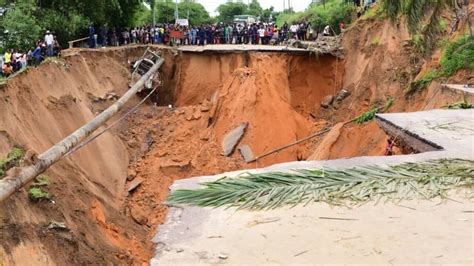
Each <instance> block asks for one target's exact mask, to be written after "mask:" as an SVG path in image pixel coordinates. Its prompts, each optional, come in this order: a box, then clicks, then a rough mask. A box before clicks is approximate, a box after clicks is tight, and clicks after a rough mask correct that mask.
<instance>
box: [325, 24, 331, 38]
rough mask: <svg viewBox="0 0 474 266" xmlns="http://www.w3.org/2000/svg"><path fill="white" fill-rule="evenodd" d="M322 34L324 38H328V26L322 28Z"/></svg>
mask: <svg viewBox="0 0 474 266" xmlns="http://www.w3.org/2000/svg"><path fill="white" fill-rule="evenodd" d="M323 34H324V36H329V35H331V34H330V32H329V25H327V26H326V27H324V31H323Z"/></svg>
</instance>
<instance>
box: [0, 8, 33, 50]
mask: <svg viewBox="0 0 474 266" xmlns="http://www.w3.org/2000/svg"><path fill="white" fill-rule="evenodd" d="M36 11H37V7H36V3H35V0H20V1H17V2H16V5H15V8H14V9H13V10H10V11H8V12H7V14H6V15H5V18H4V21H3V25H2V26H3V27H4V29H5V31H7V33H6V36H5V44H4V45H5V48H14V49H17V48H19V49H24V50H26V49H30V48H31V46H32V45H34V43H35V41H36V40H38V39H39V38H41V35H42V34H41V27H40V25H39V21H38V20H37V19H36V17H35V12H36Z"/></svg>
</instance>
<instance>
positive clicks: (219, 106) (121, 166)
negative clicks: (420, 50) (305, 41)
mask: <svg viewBox="0 0 474 266" xmlns="http://www.w3.org/2000/svg"><path fill="white" fill-rule="evenodd" d="M376 37H377V38H379V39H380V42H379V43H378V44H377V45H375V44H374V43H373V42H372V40H373V39H374V38H376ZM408 38H409V36H408V33H407V32H406V30H404V28H403V27H397V26H396V25H393V24H391V23H389V22H383V21H379V20H373V21H365V22H360V21H359V22H357V23H356V24H354V25H353V26H352V27H351V29H350V30H348V31H347V32H346V33H345V35H344V37H343V45H344V50H345V59H344V60H339V59H336V58H335V57H332V56H318V57H316V56H310V55H291V54H277V53H233V54H195V53H177V54H176V53H175V52H173V51H171V50H169V49H164V50H163V55H164V57H165V60H166V62H165V64H164V65H163V67H162V69H161V71H160V73H161V74H160V75H161V79H162V81H163V84H162V86H160V87H159V88H158V94H157V95H158V96H157V97H154V101H153V102H151V101H149V102H147V103H146V104H145V105H143V106H142V107H141V108H140V109H139V110H138V111H136V112H134V113H132V114H131V115H130V116H129V117H127V119H125V120H124V121H122V122H120V123H119V124H118V126H117V127H115V128H114V129H113V130H112V131H110V132H109V133H106V134H105V135H103V136H102V137H100V138H99V139H97V140H96V141H94V142H92V143H91V144H89V145H88V146H87V147H85V148H84V149H82V150H80V151H78V152H77V153H75V154H73V155H72V156H71V157H69V158H66V159H63V160H61V161H60V162H59V163H58V164H56V165H55V166H53V167H52V168H50V169H49V170H48V172H47V174H48V175H49V176H51V180H52V181H51V183H50V184H49V185H48V186H46V187H45V190H47V192H49V193H51V194H52V195H53V197H52V200H50V201H45V202H39V203H33V202H31V201H29V200H28V195H27V194H28V193H27V189H28V187H26V188H24V189H21V190H20V191H19V192H18V193H16V194H15V195H14V196H13V197H12V198H11V199H9V200H8V201H7V202H5V203H2V204H1V206H0V207H1V210H2V211H1V212H0V241H1V243H2V244H1V245H0V262H4V263H5V264H7V265H15V264H16V265H22V264H28V263H32V262H35V263H36V264H44V265H49V264H51V265H53V264H64V263H67V264H141V263H146V262H148V260H149V259H150V258H151V256H152V252H153V247H152V245H151V242H150V239H151V237H152V236H153V235H154V234H155V232H156V228H157V227H158V228H159V224H160V223H162V222H163V220H164V217H165V215H166V207H165V206H164V205H163V201H164V200H165V199H166V197H167V195H168V187H169V186H170V185H171V183H172V182H173V181H174V180H176V179H181V178H187V177H190V176H196V175H211V174H217V173H220V172H227V171H232V170H238V169H249V168H254V167H264V166H268V165H271V164H274V163H280V162H286V161H296V160H307V159H336V158H345V157H354V156H360V155H381V154H383V153H384V151H385V145H386V138H387V137H386V135H385V134H384V132H383V131H382V130H381V129H379V128H378V127H377V125H376V124H375V122H369V123H366V124H364V125H356V124H349V125H346V126H344V127H341V128H339V129H338V130H334V131H332V132H330V133H328V134H326V135H323V136H321V137H318V138H314V139H312V140H310V141H307V142H304V143H302V144H299V145H295V146H293V147H291V148H289V149H286V150H283V151H281V152H278V153H275V154H273V155H271V156H268V157H266V158H264V159H262V160H258V161H257V162H256V163H252V164H246V163H245V161H244V158H242V156H241V155H240V154H239V152H234V153H233V154H232V155H231V156H230V157H225V156H223V150H222V141H223V139H224V136H225V135H226V134H227V133H228V132H229V131H231V130H232V129H234V128H235V127H236V126H238V125H240V124H241V123H248V124H249V126H248V128H247V130H246V132H245V134H244V136H243V138H242V140H241V141H240V145H248V146H249V147H250V148H251V150H252V152H253V154H254V155H256V156H258V155H261V154H263V153H265V152H268V151H270V150H273V149H275V148H278V147H281V146H284V145H287V144H289V143H292V142H295V141H297V140H300V139H302V138H304V137H306V136H308V135H310V134H313V133H316V132H318V131H320V130H323V129H325V128H328V127H332V126H334V125H336V124H338V123H343V122H346V121H348V120H350V119H352V118H354V117H355V116H357V115H359V114H361V113H363V112H365V111H367V110H369V109H370V108H372V106H373V105H376V104H380V103H383V102H385V101H386V99H387V98H388V97H392V98H394V99H395V102H394V105H393V107H392V108H391V109H390V110H388V111H389V112H402V111H415V110H423V109H432V108H439V107H441V106H443V105H445V104H446V103H452V102H455V101H459V95H455V94H449V93H446V92H442V91H441V90H439V86H437V85H439V84H436V83H433V84H432V85H431V86H430V87H429V88H428V89H427V90H425V91H422V92H419V93H416V94H414V95H411V96H410V97H406V96H405V94H404V90H405V89H406V86H407V84H408V82H409V81H411V80H412V79H413V78H414V77H415V76H416V75H417V74H418V73H419V71H421V69H422V68H423V66H425V65H426V64H428V63H429V61H430V60H428V59H426V58H418V57H417V58H414V57H413V56H412V50H410V48H409V47H406V46H405V45H404V43H405V42H406V40H407V39H408ZM144 49H145V47H141V46H131V47H125V48H112V49H106V50H100V51H99V50H98V51H85V50H67V51H66V52H65V57H64V58H63V59H61V60H57V61H50V62H47V63H45V64H43V65H41V66H40V67H39V68H36V69H30V70H28V71H27V72H25V73H22V74H20V75H19V76H18V77H16V78H14V79H13V80H11V81H9V82H8V83H7V85H3V86H2V87H1V88H0V101H1V102H2V104H1V105H0V117H1V119H0V156H1V157H3V156H5V155H6V154H7V153H8V151H9V150H10V149H11V148H12V147H13V146H14V145H17V146H21V147H23V148H24V149H25V150H30V151H34V152H35V153H41V152H43V151H44V150H46V149H47V148H48V147H50V146H51V145H52V144H54V143H56V142H57V141H59V140H61V139H62V138H63V137H64V136H67V135H68V134H70V133H71V132H73V131H74V130H75V129H76V128H78V127H79V126H81V125H82V124H84V123H85V122H87V121H88V120H90V119H91V118H93V117H94V115H96V114H97V113H98V112H100V111H101V110H103V109H104V108H106V107H107V106H109V105H110V104H111V103H112V101H113V100H101V101H97V98H104V97H103V96H104V95H107V94H108V93H113V94H116V95H122V94H123V93H124V92H125V91H126V90H127V89H128V87H127V85H128V84H129V81H130V69H129V67H128V66H129V63H130V62H132V61H134V60H136V59H137V58H138V57H139V56H140V55H141V54H143V51H144ZM470 76H472V73H471V72H465V71H461V72H460V73H458V74H456V76H454V77H452V78H451V81H453V82H456V81H462V80H464V79H465V78H466V77H470ZM342 89H346V90H347V91H349V92H350V95H349V96H348V97H347V98H346V99H343V100H341V101H338V102H336V103H333V104H332V105H331V106H329V107H328V108H322V107H321V101H322V100H323V99H324V98H325V97H326V96H329V95H332V96H336V95H337V94H338V92H339V91H340V90H342ZM140 97H143V95H139V96H137V97H136V98H135V99H134V100H133V101H132V102H131V103H129V104H128V106H127V107H126V108H125V110H124V112H126V111H128V110H129V109H130V108H131V107H132V106H133V105H134V104H135V103H137V102H138V101H139V100H140ZM169 105H171V108H169V107H168V106H169ZM117 117H118V116H117ZM404 150H405V151H406V149H404ZM401 152H403V151H397V153H401ZM139 179H140V180H142V181H141V183H140V184H139V185H138V186H137V187H136V188H135V189H134V190H133V191H131V192H130V193H129V192H128V187H129V185H130V184H131V182H134V181H135V182H136V180H139ZM51 221H56V222H64V223H65V224H66V226H67V228H68V229H67V230H65V231H54V230H53V231H51V230H50V229H48V228H47V225H48V224H49V223H50V222H51ZM25 254H28V256H25Z"/></svg>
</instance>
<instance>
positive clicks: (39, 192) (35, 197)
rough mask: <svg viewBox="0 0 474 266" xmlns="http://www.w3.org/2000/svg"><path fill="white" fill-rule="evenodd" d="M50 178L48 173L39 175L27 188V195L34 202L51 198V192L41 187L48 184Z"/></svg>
mask: <svg viewBox="0 0 474 266" xmlns="http://www.w3.org/2000/svg"><path fill="white" fill-rule="evenodd" d="M50 180H51V178H50V177H49V176H48V175H39V176H37V177H36V178H35V180H34V181H33V183H32V184H31V186H30V188H29V189H28V197H29V198H30V200H32V201H34V202H39V201H43V200H49V199H51V194H49V193H48V192H47V191H45V190H44V189H43V187H45V186H48V185H49V183H50Z"/></svg>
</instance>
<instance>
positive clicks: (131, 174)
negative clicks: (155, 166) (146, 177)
mask: <svg viewBox="0 0 474 266" xmlns="http://www.w3.org/2000/svg"><path fill="white" fill-rule="evenodd" d="M135 177H137V171H135V170H134V169H128V175H127V181H132V180H133V179H135Z"/></svg>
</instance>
